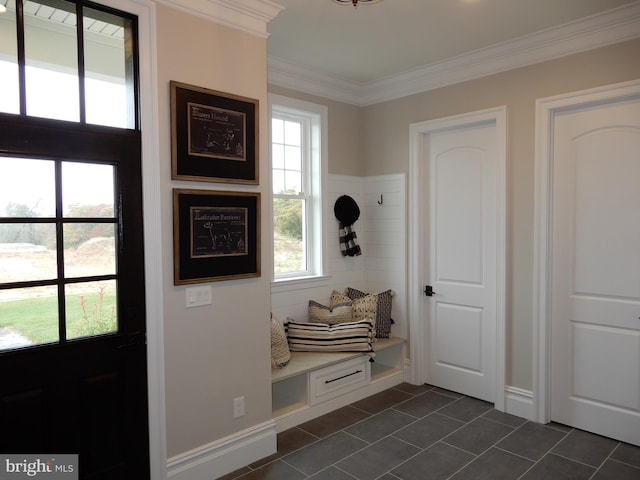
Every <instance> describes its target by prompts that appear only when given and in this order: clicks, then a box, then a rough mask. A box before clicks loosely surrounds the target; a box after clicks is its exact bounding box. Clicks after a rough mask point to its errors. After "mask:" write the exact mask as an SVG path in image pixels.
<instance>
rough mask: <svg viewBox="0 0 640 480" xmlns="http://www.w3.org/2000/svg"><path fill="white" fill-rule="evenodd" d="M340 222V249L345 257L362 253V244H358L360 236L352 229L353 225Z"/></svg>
mask: <svg viewBox="0 0 640 480" xmlns="http://www.w3.org/2000/svg"><path fill="white" fill-rule="evenodd" d="M339 224H340V251H341V252H342V256H343V257H347V256H349V257H355V256H357V255H362V251H361V250H360V246H359V245H358V236H357V235H356V232H354V231H353V230H351V225H343V224H342V222H339Z"/></svg>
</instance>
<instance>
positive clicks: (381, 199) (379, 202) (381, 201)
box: [378, 194, 384, 205]
mask: <svg viewBox="0 0 640 480" xmlns="http://www.w3.org/2000/svg"><path fill="white" fill-rule="evenodd" d="M383 203H384V197H383V196H382V194H380V200H378V205H382V204H383Z"/></svg>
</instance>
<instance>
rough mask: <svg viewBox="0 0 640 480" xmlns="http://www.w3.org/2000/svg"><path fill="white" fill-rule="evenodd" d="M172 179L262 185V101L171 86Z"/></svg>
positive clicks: (189, 86) (173, 84)
mask: <svg viewBox="0 0 640 480" xmlns="http://www.w3.org/2000/svg"><path fill="white" fill-rule="evenodd" d="M170 88H171V178H172V179H174V180H195V181H199V182H226V183H241V184H247V185H258V184H259V163H260V162H259V161H258V123H259V122H258V107H259V102H258V100H256V99H252V98H247V97H241V96H239V95H232V94H229V93H223V92H218V91H216V90H210V89H208V88H202V87H196V86H193V85H187V84H185V83H180V82H176V81H174V80H171V81H170Z"/></svg>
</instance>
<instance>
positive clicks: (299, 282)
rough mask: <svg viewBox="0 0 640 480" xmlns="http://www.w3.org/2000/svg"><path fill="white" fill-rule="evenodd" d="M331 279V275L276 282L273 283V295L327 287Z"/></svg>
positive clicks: (286, 279) (285, 279) (294, 278)
mask: <svg viewBox="0 0 640 480" xmlns="http://www.w3.org/2000/svg"><path fill="white" fill-rule="evenodd" d="M330 279H331V276H330V275H318V276H314V277H293V278H283V279H281V280H274V281H272V282H271V293H280V292H290V291H294V290H305V289H307V288H315V287H326V286H327V285H328V284H329V280H330Z"/></svg>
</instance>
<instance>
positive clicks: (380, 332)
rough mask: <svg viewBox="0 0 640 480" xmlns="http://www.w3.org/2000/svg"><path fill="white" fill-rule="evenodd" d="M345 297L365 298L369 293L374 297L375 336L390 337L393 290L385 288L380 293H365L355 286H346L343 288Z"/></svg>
mask: <svg viewBox="0 0 640 480" xmlns="http://www.w3.org/2000/svg"><path fill="white" fill-rule="evenodd" d="M345 293H346V295H347V297H349V298H350V299H352V300H354V301H355V300H357V299H361V298H365V297H367V296H369V295H371V296H373V297H375V299H376V304H377V308H376V338H389V337H391V325H392V324H393V320H392V319H391V307H392V300H393V290H386V291H384V292H381V293H365V292H362V291H360V290H358V289H356V288H351V287H348V288H347V289H346V290H345Z"/></svg>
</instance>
